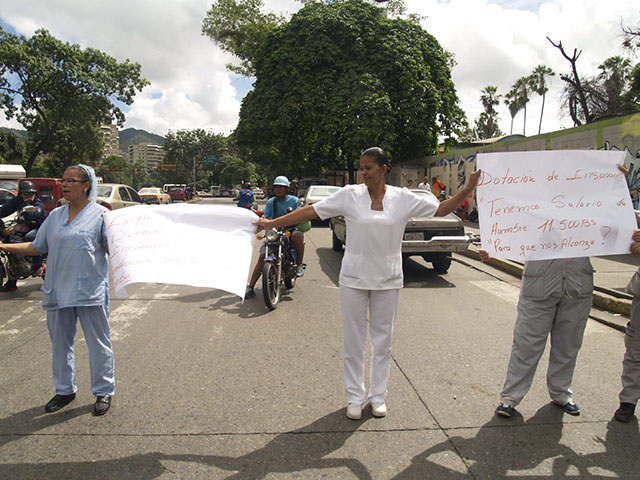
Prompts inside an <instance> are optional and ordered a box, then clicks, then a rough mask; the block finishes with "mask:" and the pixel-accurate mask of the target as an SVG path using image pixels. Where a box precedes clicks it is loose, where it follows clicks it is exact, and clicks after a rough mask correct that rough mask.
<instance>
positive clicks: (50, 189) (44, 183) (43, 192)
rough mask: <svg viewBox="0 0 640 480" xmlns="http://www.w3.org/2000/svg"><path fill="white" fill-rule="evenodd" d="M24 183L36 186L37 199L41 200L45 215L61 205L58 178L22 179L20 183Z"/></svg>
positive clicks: (60, 190) (60, 185) (60, 187)
mask: <svg viewBox="0 0 640 480" xmlns="http://www.w3.org/2000/svg"><path fill="white" fill-rule="evenodd" d="M26 181H29V182H32V183H33V184H34V185H35V186H36V191H37V192H38V197H40V200H42V203H43V204H44V210H45V212H47V215H49V213H50V212H51V210H53V209H54V208H56V207H59V206H60V205H62V184H61V183H60V179H59V178H41V177H32V178H23V179H21V180H20V183H22V182H26Z"/></svg>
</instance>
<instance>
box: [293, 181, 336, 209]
mask: <svg viewBox="0 0 640 480" xmlns="http://www.w3.org/2000/svg"><path fill="white" fill-rule="evenodd" d="M341 188H342V187H336V186H333V185H311V186H310V187H309V188H308V189H307V193H306V194H305V196H304V198H301V199H300V203H301V204H302V205H313V204H314V203H316V202H319V201H320V200H324V199H325V198H329V197H330V196H331V195H333V194H334V193H336V192H337V191H339V190H340V189H341Z"/></svg>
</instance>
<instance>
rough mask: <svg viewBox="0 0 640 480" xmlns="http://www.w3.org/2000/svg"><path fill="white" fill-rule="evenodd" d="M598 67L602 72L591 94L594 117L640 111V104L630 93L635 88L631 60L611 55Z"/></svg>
mask: <svg viewBox="0 0 640 480" xmlns="http://www.w3.org/2000/svg"><path fill="white" fill-rule="evenodd" d="M598 68H599V70H600V73H599V74H598V76H597V77H596V79H595V81H594V82H593V84H594V88H593V90H592V91H591V92H590V93H591V95H590V96H589V101H590V103H591V112H592V113H593V115H594V117H595V118H596V119H598V120H600V119H604V118H610V117H619V116H622V115H628V114H630V113H633V112H636V111H638V104H637V103H635V102H633V99H632V98H631V97H630V95H629V91H630V90H631V89H632V88H633V83H632V80H633V76H632V75H633V72H632V68H631V61H630V60H629V59H626V58H622V57H620V56H614V57H609V58H607V59H606V60H605V61H604V62H603V63H602V64H601V65H599V66H598Z"/></svg>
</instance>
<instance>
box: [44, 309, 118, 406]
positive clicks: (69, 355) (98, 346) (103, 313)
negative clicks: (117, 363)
mask: <svg viewBox="0 0 640 480" xmlns="http://www.w3.org/2000/svg"><path fill="white" fill-rule="evenodd" d="M78 319H80V325H81V326H82V330H83V332H84V338H85V340H86V342H87V347H88V349H89V363H90V365H91V391H92V392H93V394H94V395H95V396H96V397H99V396H100V397H102V396H107V395H109V396H112V395H113V394H114V391H115V370H114V365H113V348H112V347H111V330H110V328H109V313H108V307H106V306H103V305H100V306H93V307H68V308H60V309H57V310H48V311H47V326H48V327H49V336H50V337H51V349H52V366H53V383H54V385H55V387H56V394H59V395H71V394H72V393H75V392H76V390H77V388H76V365H75V354H74V342H75V336H76V322H77V320H78Z"/></svg>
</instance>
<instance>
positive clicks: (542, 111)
mask: <svg viewBox="0 0 640 480" xmlns="http://www.w3.org/2000/svg"><path fill="white" fill-rule="evenodd" d="M543 113H544V93H543V94H542V108H541V109H540V124H539V125H538V135H540V131H541V130H542V114H543Z"/></svg>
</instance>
